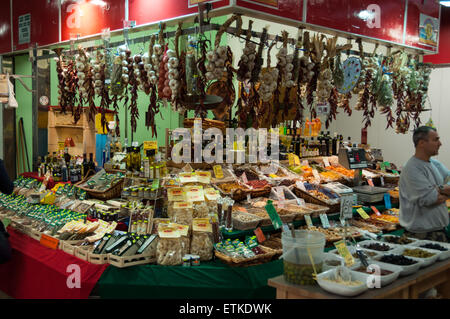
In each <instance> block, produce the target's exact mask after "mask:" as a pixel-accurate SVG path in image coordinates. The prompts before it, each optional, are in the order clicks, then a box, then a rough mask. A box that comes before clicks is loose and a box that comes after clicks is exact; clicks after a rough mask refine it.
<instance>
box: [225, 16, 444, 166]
mask: <svg viewBox="0 0 450 319" xmlns="http://www.w3.org/2000/svg"><path fill="white" fill-rule="evenodd" d="M253 20H254V23H253V31H256V32H261V31H262V29H263V27H265V26H269V29H268V33H269V34H272V35H275V34H278V35H281V31H283V30H286V31H288V32H289V37H290V38H295V37H297V33H298V30H297V28H293V27H289V26H284V25H281V24H277V23H270V24H269V23H268V22H267V21H262V20H257V19H253ZM247 27H248V18H246V17H243V28H244V29H247ZM310 34H311V36H312V35H313V34H314V33H313V32H310ZM328 37H330V36H327V38H328ZM227 40H228V44H229V46H230V47H231V49H232V51H233V54H234V66H235V67H237V64H238V62H239V60H238V59H239V57H240V56H241V55H242V49H243V48H244V45H245V44H244V43H243V41H244V40H242V39H239V38H237V37H234V36H231V35H229V36H228V39H227ZM254 40H256V41H257V42H259V39H254ZM346 41H347V40H346V39H342V38H340V39H339V40H338V44H341V45H342V44H345V43H346ZM363 45H364V51H365V52H369V53H371V52H373V50H374V45H373V44H368V43H363ZM280 46H281V43H279V44H277V47H278V48H279V47H280ZM353 50H358V46H357V44H356V43H354V42H353ZM277 51H278V49H276V48H275V47H274V48H273V49H272V51H271V66H272V67H274V66H275V65H276V57H275V54H276V53H277ZM288 52H289V53H291V52H293V49H292V48H290V47H289V48H288ZM377 52H378V53H383V54H385V53H386V48H385V47H379V49H378V50H377ZM266 57H267V50H266V49H265V50H264V51H263V58H264V61H265V62H264V67H265V66H266V63H267V61H266ZM345 59H346V56H345V55H343V56H342V61H344V60H345ZM449 81H450V68H445V69H444V68H441V69H434V70H433V72H432V73H431V81H430V85H429V91H428V94H429V99H430V103H431V106H430V104H429V103H428V102H427V103H426V104H425V108H427V109H428V108H432V112H423V113H422V115H421V117H420V118H421V121H422V123H423V124H425V123H426V122H427V121H428V120H429V118H430V116H432V118H433V122H434V125H435V126H436V128H437V130H438V133H439V135H440V137H441V142H442V147H441V149H440V154H439V155H438V156H437V159H438V160H439V161H441V162H442V163H443V164H444V165H445V166H447V167H448V168H450V125H449V124H450V123H449V122H450V87H449V85H448V83H449ZM236 87H237V86H236ZM356 102H357V95H355V94H354V95H353V98H352V100H351V101H350V106H351V108H352V109H353V113H352V115H351V117H349V116H348V115H347V114H345V113H344V112H343V110H342V109H338V112H339V114H338V115H337V117H336V120H335V121H333V122H332V123H331V125H330V127H329V128H328V129H325V125H323V126H322V130H325V131H326V130H329V131H330V132H331V133H332V134H333V133H334V132H337V133H338V134H342V135H343V136H344V139H345V140H346V139H347V137H348V136H350V137H351V139H352V142H353V143H357V142H360V140H361V128H362V127H363V124H362V121H363V116H362V114H363V112H362V111H356V110H354V107H355V105H356ZM394 109H395V107H394ZM307 116H309V114H308V112H305V117H307ZM324 122H325V117H322V123H324ZM386 125H387V122H386V118H385V116H384V115H381V114H380V113H379V112H377V114H376V115H375V118H374V119H372V125H371V126H370V127H369V128H368V132H367V137H368V143H369V144H370V145H371V146H373V147H376V148H381V149H382V150H383V157H384V159H385V160H386V161H389V162H392V163H395V164H396V165H397V166H398V167H401V166H403V165H404V164H405V163H406V161H407V160H408V159H409V158H410V157H411V156H412V155H413V154H414V145H413V142H412V132H408V133H407V134H397V133H396V132H395V125H394V128H389V129H386ZM413 127H414V124H412V125H411V127H410V129H411V130H412V129H413Z"/></svg>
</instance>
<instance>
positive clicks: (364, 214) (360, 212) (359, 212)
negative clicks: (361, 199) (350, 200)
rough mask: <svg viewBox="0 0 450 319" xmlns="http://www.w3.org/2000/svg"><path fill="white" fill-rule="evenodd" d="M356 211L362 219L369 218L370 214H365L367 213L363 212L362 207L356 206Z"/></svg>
mask: <svg viewBox="0 0 450 319" xmlns="http://www.w3.org/2000/svg"><path fill="white" fill-rule="evenodd" d="M356 212H357V213H358V214H359V215H360V216H361V217H362V218H364V219H369V218H370V216H369V215H367V213H366V212H365V210H364V209H362V208H358V209H357V210H356Z"/></svg>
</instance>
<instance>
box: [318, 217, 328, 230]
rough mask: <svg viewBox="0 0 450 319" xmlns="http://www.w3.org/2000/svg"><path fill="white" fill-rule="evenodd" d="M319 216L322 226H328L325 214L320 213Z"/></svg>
mask: <svg viewBox="0 0 450 319" xmlns="http://www.w3.org/2000/svg"><path fill="white" fill-rule="evenodd" d="M319 217H320V222H321V223H322V227H323V228H325V229H327V228H330V222H329V220H328V216H327V214H320V215H319Z"/></svg>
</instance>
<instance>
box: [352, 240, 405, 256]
mask: <svg viewBox="0 0 450 319" xmlns="http://www.w3.org/2000/svg"><path fill="white" fill-rule="evenodd" d="M358 244H359V247H361V248H362V249H366V250H369V251H374V252H377V253H379V254H380V255H385V254H390V253H392V251H393V250H394V249H395V248H397V247H398V246H399V245H396V244H391V243H386V242H384V241H379V240H363V241H360V242H359V243H358ZM370 244H380V245H386V246H389V247H390V249H389V250H387V251H381V250H375V249H370V248H366V247H365V246H366V245H370Z"/></svg>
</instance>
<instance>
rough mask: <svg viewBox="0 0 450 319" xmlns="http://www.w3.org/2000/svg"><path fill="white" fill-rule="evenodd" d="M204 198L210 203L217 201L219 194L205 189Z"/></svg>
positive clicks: (214, 190) (213, 190)
mask: <svg viewBox="0 0 450 319" xmlns="http://www.w3.org/2000/svg"><path fill="white" fill-rule="evenodd" d="M205 197H206V199H207V200H210V201H213V200H218V199H219V198H220V193H219V191H218V190H217V189H214V188H207V189H205Z"/></svg>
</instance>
